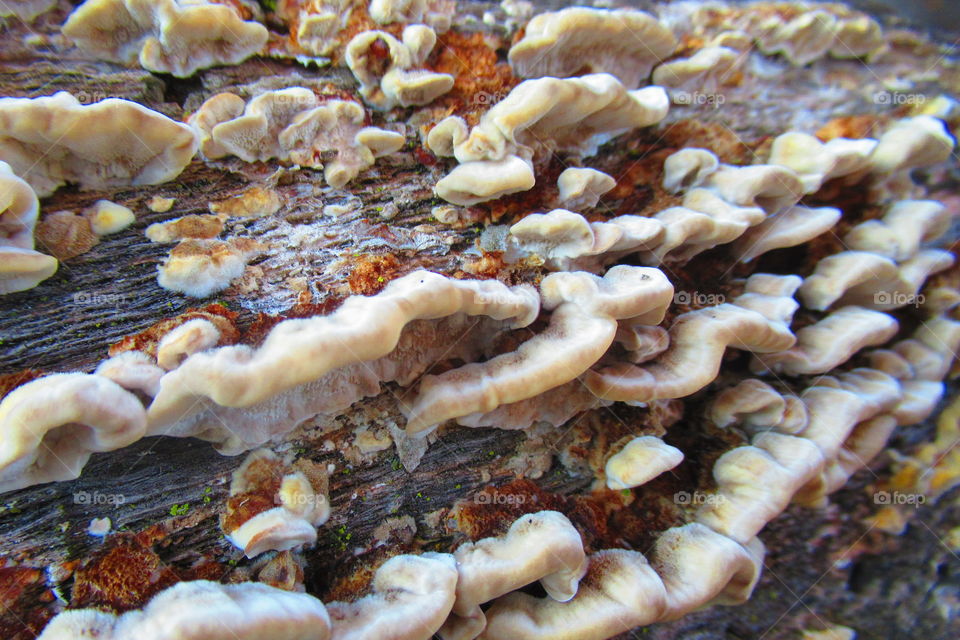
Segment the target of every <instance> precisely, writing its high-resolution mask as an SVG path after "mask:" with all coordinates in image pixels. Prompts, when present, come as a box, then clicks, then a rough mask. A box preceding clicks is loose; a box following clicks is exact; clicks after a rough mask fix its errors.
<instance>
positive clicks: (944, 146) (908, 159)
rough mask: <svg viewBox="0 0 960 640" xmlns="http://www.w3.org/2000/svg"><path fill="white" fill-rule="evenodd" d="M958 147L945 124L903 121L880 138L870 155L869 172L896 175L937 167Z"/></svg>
mask: <svg viewBox="0 0 960 640" xmlns="http://www.w3.org/2000/svg"><path fill="white" fill-rule="evenodd" d="M955 145H956V140H955V139H954V138H953V136H952V135H950V132H949V131H948V129H947V126H946V125H945V124H944V122H943V120H940V119H938V118H934V117H932V116H915V117H913V118H904V119H903V120H898V121H897V122H896V123H894V125H893V126H892V127H890V128H889V129H887V130H886V131H885V132H884V133H883V135H881V136H880V139H879V141H878V143H877V146H876V148H875V149H874V150H873V153H871V154H870V160H869V162H870V169H871V170H872V171H875V172H877V173H893V172H895V171H903V170H905V169H913V168H916V167H925V166H929V165H933V164H937V163H939V162H943V161H945V160H946V159H947V158H949V157H950V153H951V152H952V151H953V148H954V146H955Z"/></svg>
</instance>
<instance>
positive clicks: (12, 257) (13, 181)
mask: <svg viewBox="0 0 960 640" xmlns="http://www.w3.org/2000/svg"><path fill="white" fill-rule="evenodd" d="M39 213H40V202H39V201H38V200H37V194H35V193H34V192H33V189H32V188H31V187H30V185H29V184H27V183H26V181H24V180H22V179H21V178H19V177H18V176H17V175H16V174H14V173H13V170H12V169H11V168H10V165H8V164H7V163H6V162H3V161H0V295H3V294H6V293H15V292H17V291H26V290H27V289H32V288H33V287H35V286H37V285H38V284H40V283H41V282H43V281H44V280H46V279H47V278H49V277H50V276H52V275H53V274H54V273H55V272H56V271H57V265H58V263H57V259H56V258H54V257H53V256H48V255H45V254H43V253H40V252H39V251H34V249H33V246H34V235H33V234H34V226H35V225H36V223H37V216H38V215H39Z"/></svg>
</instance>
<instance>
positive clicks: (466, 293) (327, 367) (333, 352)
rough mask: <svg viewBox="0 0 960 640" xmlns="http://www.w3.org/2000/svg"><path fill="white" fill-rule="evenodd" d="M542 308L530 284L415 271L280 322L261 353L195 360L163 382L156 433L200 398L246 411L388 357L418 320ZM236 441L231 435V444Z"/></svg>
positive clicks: (509, 315)
mask: <svg viewBox="0 0 960 640" xmlns="http://www.w3.org/2000/svg"><path fill="white" fill-rule="evenodd" d="M538 310H539V300H538V299H537V296H536V294H535V293H533V291H532V290H531V289H530V288H528V287H526V286H521V287H516V288H513V289H509V288H507V287H505V286H503V285H501V284H500V283H497V282H490V281H463V280H449V279H447V278H444V277H443V276H440V275H438V274H434V273H428V272H425V271H415V272H413V273H410V274H408V275H406V276H404V277H402V278H397V279H396V280H393V281H392V282H390V284H389V285H387V287H386V288H385V289H384V290H383V291H382V292H381V293H380V294H378V295H376V296H373V297H369V298H367V297H363V296H355V297H352V298H349V299H348V300H347V301H345V302H344V304H343V305H341V306H340V308H339V309H338V310H337V311H336V312H334V313H333V314H331V315H330V316H320V317H316V318H310V319H304V320H287V321H285V322H283V323H280V324H278V325H277V326H276V327H274V329H273V330H272V331H271V332H270V334H269V335H268V336H267V338H266V340H265V341H264V342H263V344H262V345H260V347H258V348H257V349H256V350H253V349H251V348H250V347H246V346H240V345H238V346H229V347H219V348H217V349H214V350H211V351H204V352H200V353H196V354H194V355H192V356H190V357H189V358H187V359H186V360H185V361H184V362H183V364H181V365H180V366H179V367H178V368H176V369H174V370H173V371H171V372H169V373H168V374H166V375H165V376H164V377H163V378H162V379H161V382H160V391H159V393H158V394H157V397H156V398H155V399H154V402H153V403H152V404H151V405H150V422H151V429H159V428H162V427H163V426H165V425H171V424H173V423H174V422H176V421H178V420H184V419H185V418H188V417H189V416H190V415H191V414H194V413H197V412H198V411H199V410H200V409H201V407H200V406H199V405H198V404H197V400H198V399H200V398H209V399H210V400H212V401H213V402H215V403H217V404H219V405H221V406H226V407H248V406H250V405H253V404H255V403H258V402H262V401H264V400H267V399H269V398H270V397H272V396H275V395H278V394H281V393H283V392H284V391H287V390H290V389H292V388H293V387H296V386H297V385H302V384H304V383H308V382H311V381H313V380H316V379H318V378H320V377H321V376H323V375H324V374H326V373H327V372H330V371H332V370H334V369H337V368H339V367H344V366H346V365H349V364H351V363H355V362H362V361H367V360H373V359H375V358H378V357H381V356H384V355H386V354H388V353H390V352H391V351H392V350H393V348H394V347H395V346H396V344H397V341H398V340H399V339H400V333H401V331H402V330H403V328H404V326H405V325H406V324H407V323H409V322H412V321H413V320H416V319H420V318H423V319H433V318H441V317H444V316H449V315H452V314H456V313H466V314H468V315H487V316H490V317H492V318H495V319H498V320H509V321H511V322H512V323H514V324H515V325H516V326H526V325H527V324H529V323H530V322H532V321H533V320H534V319H535V317H536V314H537V311H538ZM211 373H213V374H214V375H211ZM268 381H269V382H268ZM237 437H238V436H237V434H235V433H231V434H229V436H228V437H227V439H228V440H229V441H231V442H234V441H236V439H237ZM244 448H250V447H249V446H248V447H244ZM241 450H244V449H241Z"/></svg>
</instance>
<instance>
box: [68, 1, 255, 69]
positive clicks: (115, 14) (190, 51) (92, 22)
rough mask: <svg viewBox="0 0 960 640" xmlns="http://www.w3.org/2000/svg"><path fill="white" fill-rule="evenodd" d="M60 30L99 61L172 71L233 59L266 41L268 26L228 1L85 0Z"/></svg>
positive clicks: (245, 55)
mask: <svg viewBox="0 0 960 640" xmlns="http://www.w3.org/2000/svg"><path fill="white" fill-rule="evenodd" d="M63 34H64V35H65V36H67V38H69V39H70V40H71V41H73V42H74V43H75V44H76V45H77V46H78V47H80V49H82V50H83V51H84V52H86V53H89V54H92V55H95V56H97V57H99V58H101V59H103V60H110V61H112V62H120V63H124V64H130V63H133V62H135V61H139V63H140V65H141V66H142V67H143V68H144V69H148V70H150V71H159V72H162V73H170V74H173V75H174V76H177V77H179V78H186V77H189V76H191V75H193V74H194V73H195V72H196V71H197V70H199V69H205V68H207V67H213V66H216V65H223V64H237V63H239V62H242V61H243V60H245V59H247V58H249V57H250V56H252V55H254V54H256V53H258V52H259V51H260V50H261V49H263V47H264V45H266V43H267V35H268V34H267V28H266V27H264V26H263V25H262V24H260V23H258V22H253V21H251V20H244V19H243V18H242V17H241V14H240V12H239V11H238V9H236V8H235V7H234V6H233V5H231V4H229V3H216V2H207V1H206V0H151V2H147V3H144V2H137V1H136V0H86V2H84V3H83V4H82V5H80V6H79V7H77V9H76V10H75V11H74V12H73V13H71V14H70V17H69V18H68V19H67V21H66V22H65V23H64V25H63Z"/></svg>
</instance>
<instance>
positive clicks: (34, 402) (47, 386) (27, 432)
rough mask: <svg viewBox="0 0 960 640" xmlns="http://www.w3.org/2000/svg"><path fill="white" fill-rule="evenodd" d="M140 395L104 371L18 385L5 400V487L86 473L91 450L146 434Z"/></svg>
mask: <svg viewBox="0 0 960 640" xmlns="http://www.w3.org/2000/svg"><path fill="white" fill-rule="evenodd" d="M146 427H147V422H146V412H145V411H144V408H143V405H142V404H141V403H140V400H139V399H138V398H137V397H136V396H135V395H133V394H132V393H130V392H128V391H126V390H125V389H123V388H122V387H120V386H119V385H118V384H116V383H115V382H111V381H110V380H108V379H107V378H104V377H101V376H98V375H88V374H84V373H58V374H53V375H49V376H44V377H42V378H39V379H37V380H34V381H33V382H28V383H27V384H25V385H23V386H21V387H17V388H16V389H14V390H13V391H11V392H10V393H9V394H8V395H7V396H6V397H4V399H3V402H2V403H0V430H2V433H3V434H4V437H3V440H2V447H0V490H2V491H11V490H13V489H19V488H21V487H27V486H30V485H32V484H39V483H42V482H51V481H55V480H71V479H73V478H76V477H77V476H79V475H80V470H81V469H82V468H83V465H84V464H86V462H87V459H89V458H90V454H91V453H94V452H96V451H110V450H113V449H119V448H120V447H125V446H126V445H128V444H130V443H132V442H135V441H136V440H139V439H140V438H141V437H143V435H144V433H145V431H146Z"/></svg>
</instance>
